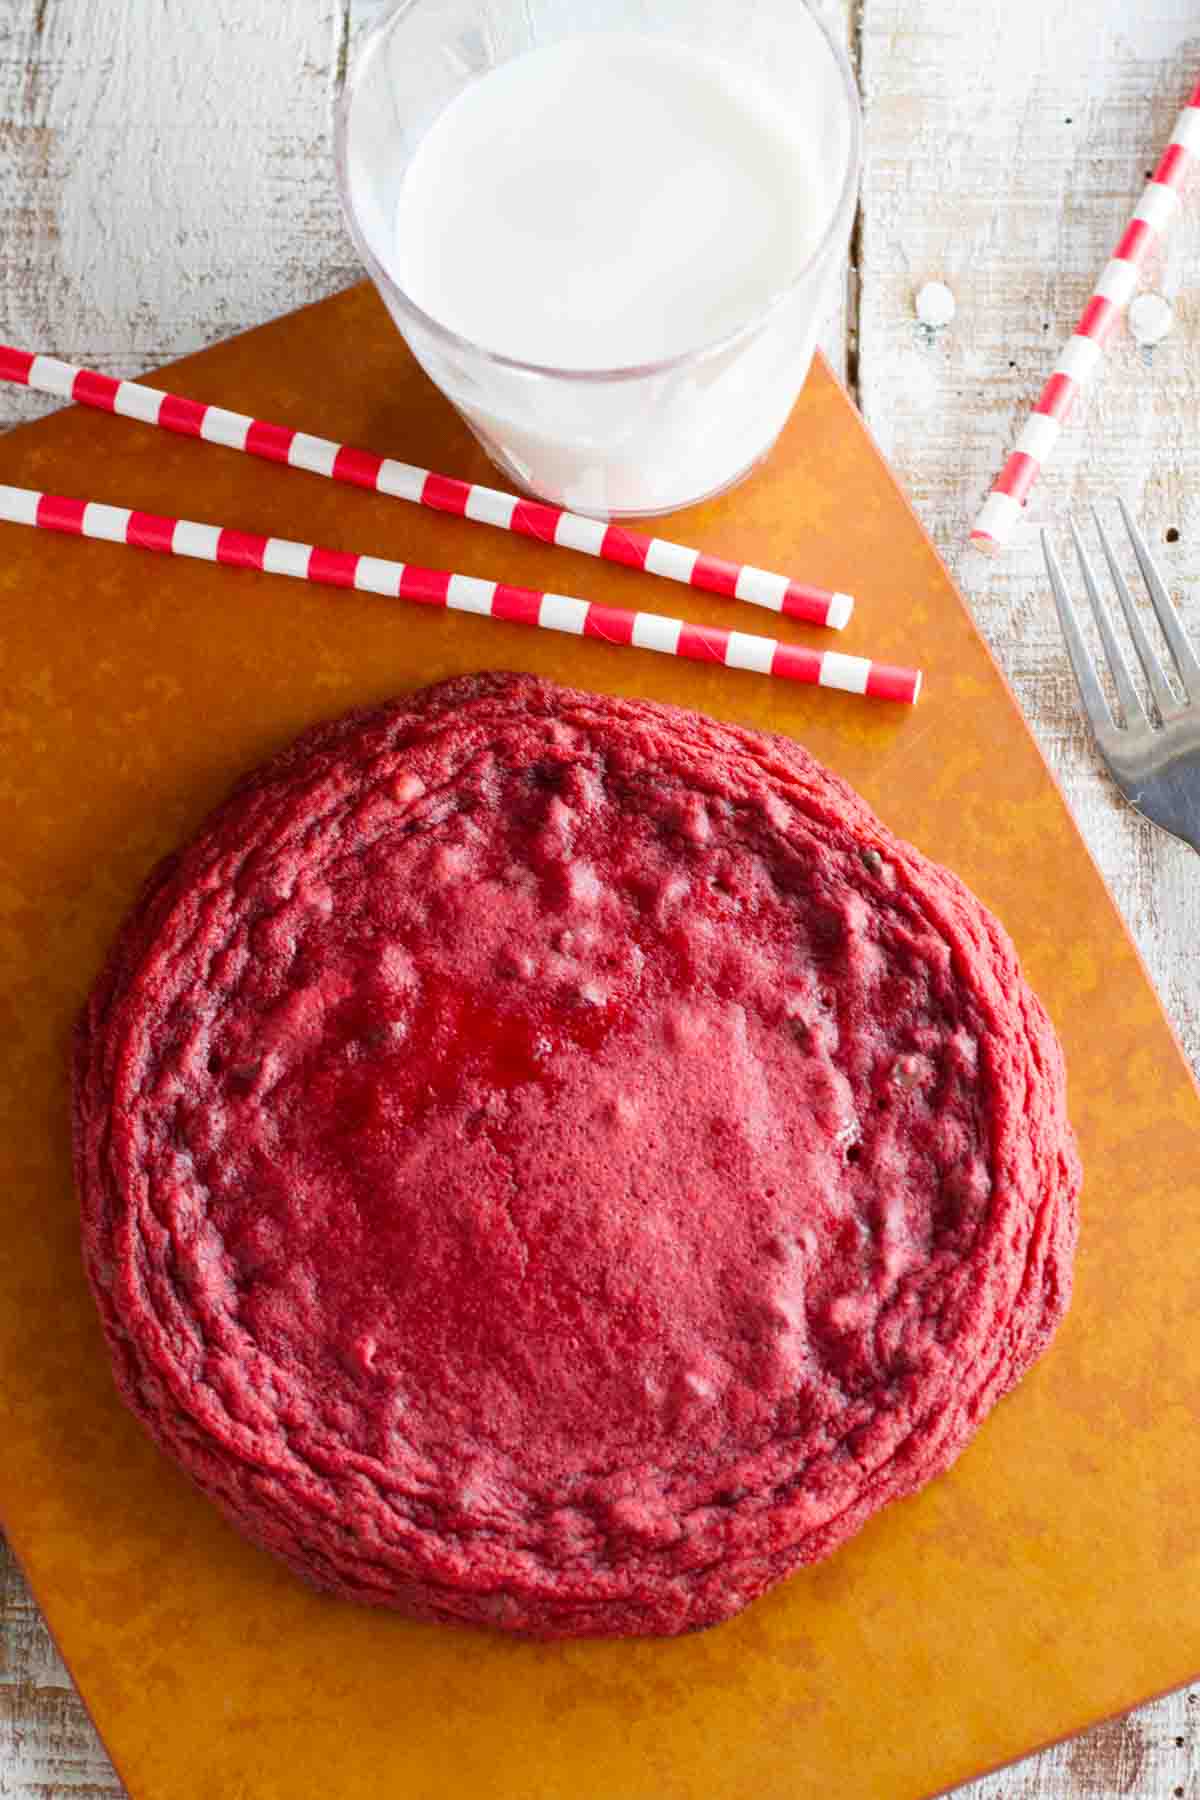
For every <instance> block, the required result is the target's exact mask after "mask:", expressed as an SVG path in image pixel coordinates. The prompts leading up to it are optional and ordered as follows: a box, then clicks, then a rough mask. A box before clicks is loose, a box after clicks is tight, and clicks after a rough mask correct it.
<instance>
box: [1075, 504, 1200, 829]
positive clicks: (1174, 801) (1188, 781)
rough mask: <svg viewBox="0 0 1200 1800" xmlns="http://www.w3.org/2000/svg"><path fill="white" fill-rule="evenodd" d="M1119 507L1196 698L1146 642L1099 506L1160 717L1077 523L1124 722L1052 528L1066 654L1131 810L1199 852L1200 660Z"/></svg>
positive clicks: (1100, 527) (1116, 580) (1107, 550)
mask: <svg viewBox="0 0 1200 1800" xmlns="http://www.w3.org/2000/svg"><path fill="white" fill-rule="evenodd" d="M1119 504H1120V508H1121V514H1122V517H1123V518H1124V520H1125V528H1126V530H1127V531H1128V533H1129V539H1130V542H1131V543H1132V545H1133V553H1134V555H1135V556H1136V557H1137V560H1138V566H1139V567H1140V569H1141V571H1142V575H1143V577H1144V579H1145V582H1146V587H1147V588H1148V590H1149V593H1150V602H1151V605H1152V606H1153V608H1154V612H1155V616H1156V617H1157V619H1158V623H1159V626H1160V627H1161V629H1162V634H1163V637H1164V638H1165V639H1166V641H1167V644H1168V646H1169V648H1170V651H1171V656H1172V659H1173V661H1174V663H1175V668H1176V670H1177V672H1178V676H1179V680H1180V683H1181V684H1182V687H1183V690H1184V693H1185V694H1186V695H1187V699H1186V700H1185V701H1183V702H1180V701H1179V700H1177V699H1176V697H1175V695H1174V694H1173V693H1172V691H1171V689H1170V687H1169V685H1168V683H1167V677H1166V675H1165V674H1164V672H1163V668H1162V664H1161V663H1160V662H1159V660H1158V657H1157V656H1156V655H1155V653H1154V650H1153V648H1152V647H1151V644H1150V640H1149V639H1148V638H1147V636H1146V632H1145V629H1144V627H1143V625H1142V621H1141V619H1140V617H1139V616H1138V610H1137V607H1136V606H1135V605H1134V600H1133V595H1132V594H1131V593H1130V591H1129V587H1128V585H1127V583H1126V581H1125V577H1124V576H1123V575H1122V573H1121V570H1120V566H1119V565H1118V563H1117V558H1116V554H1115V552H1114V550H1113V546H1112V543H1111V541H1110V539H1109V536H1108V533H1107V531H1105V529H1104V523H1103V521H1102V520H1101V518H1100V515H1099V513H1098V512H1097V511H1096V509H1095V507H1093V508H1092V516H1093V518H1094V519H1095V521H1096V529H1097V531H1098V532H1099V533H1100V542H1101V545H1102V546H1103V549H1104V558H1105V561H1106V562H1107V563H1108V567H1109V571H1110V573H1111V575H1112V579H1113V584H1114V586H1115V587H1116V590H1117V599H1118V600H1119V601H1120V604H1121V611H1122V613H1123V614H1124V617H1125V624H1126V626H1127V627H1128V630H1129V635H1130V637H1131V638H1132V639H1133V647H1134V649H1135V650H1136V651H1137V656H1138V661H1139V662H1140V663H1141V665H1142V668H1143V670H1144V671H1145V675H1146V684H1147V686H1148V687H1149V689H1150V694H1151V697H1152V699H1153V702H1154V711H1155V713H1156V714H1157V717H1150V716H1148V715H1147V713H1146V710H1145V708H1144V707H1143V705H1142V702H1141V699H1140V697H1139V695H1138V692H1137V689H1136V688H1135V687H1134V684H1133V678H1132V676H1131V675H1130V673H1129V665H1128V663H1127V662H1126V661H1125V654H1124V651H1123V650H1122V649H1121V646H1120V644H1119V643H1118V641H1117V637H1116V634H1115V632H1114V631H1113V622H1112V615H1111V613H1110V611H1109V608H1108V605H1107V603H1106V602H1105V600H1104V598H1103V596H1102V595H1101V592H1100V588H1099V585H1098V583H1097V581H1096V575H1095V571H1094V570H1093V568H1092V564H1091V561H1090V560H1089V557H1088V553H1087V551H1086V550H1085V548H1084V545H1083V539H1082V538H1081V537H1080V535H1079V527H1078V526H1077V525H1076V523H1075V521H1074V519H1072V520H1071V521H1070V526H1071V535H1072V537H1073V538H1074V540H1075V550H1076V553H1077V555H1078V557H1079V566H1080V568H1081V570H1082V571H1083V580H1084V586H1085V587H1086V588H1087V594H1088V599H1089V601H1090V602H1091V608H1092V613H1093V616H1094V617H1095V620H1096V627H1097V630H1098V631H1099V633H1100V641H1101V643H1102V644H1103V646H1104V654H1105V657H1106V658H1107V660H1108V666H1109V669H1110V671H1111V673H1112V678H1113V685H1114V687H1115V688H1116V692H1117V699H1118V701H1119V703H1120V708H1121V714H1122V718H1121V720H1120V722H1118V721H1117V720H1116V719H1114V717H1113V714H1112V711H1111V709H1110V707H1109V704H1108V700H1107V699H1106V697H1105V694H1104V689H1103V688H1102V687H1101V685H1100V679H1099V677H1098V675H1097V673H1096V669H1095V665H1094V664H1093V662H1092V658H1091V655H1090V653H1089V651H1088V648H1087V645H1086V644H1085V643H1084V641H1083V633H1082V632H1081V631H1080V629H1079V621H1078V619H1077V618H1076V616H1075V610H1074V608H1073V606H1072V604H1071V600H1070V597H1069V595H1068V593H1067V585H1066V582H1065V581H1064V580H1063V573H1062V569H1061V568H1060V566H1059V561H1058V557H1057V556H1056V555H1055V552H1054V545H1053V544H1052V542H1051V540H1050V534H1049V532H1048V531H1043V533H1042V549H1043V551H1044V552H1045V557H1046V568H1047V571H1048V572H1049V575H1050V583H1051V586H1052V587H1053V589H1054V603H1055V605H1056V606H1057V608H1058V620H1059V624H1060V625H1061V626H1062V631H1063V636H1064V637H1065V638H1066V640H1067V654H1068V655H1069V656H1070V658H1071V667H1072V668H1073V669H1074V671H1075V680H1076V681H1077V682H1078V684H1079V693H1080V697H1081V698H1082V700H1083V705H1084V711H1085V712H1086V713H1087V716H1088V720H1089V722H1090V724H1091V727H1092V731H1093V733H1094V735H1095V739H1096V746H1097V748H1098V749H1099V751H1100V754H1101V756H1102V757H1103V758H1104V761H1105V763H1106V764H1107V766H1108V771H1109V774H1110V775H1111V776H1112V778H1113V780H1114V781H1115V782H1116V784H1117V786H1118V787H1119V788H1120V790H1121V792H1122V793H1123V794H1124V796H1125V798H1126V799H1127V800H1128V801H1129V804H1130V805H1131V806H1134V807H1136V808H1137V810H1138V812H1140V813H1144V814H1145V816H1146V818H1148V819H1152V820H1153V821H1154V823H1155V824H1156V825H1161V826H1162V828H1163V830H1164V831H1169V832H1171V833H1172V835H1173V836H1174V837H1177V838H1182V839H1183V841H1184V843H1186V844H1190V845H1191V846H1192V849H1193V850H1200V662H1198V661H1197V659H1196V655H1195V652H1194V651H1193V649H1192V647H1191V645H1190V644H1189V642H1188V640H1187V637H1186V635H1185V633H1184V630H1183V627H1182V625H1181V624H1180V622H1179V615H1178V613H1177V612H1176V611H1175V608H1174V606H1173V604H1172V602H1171V597H1170V595H1169V594H1168V593H1167V590H1166V588H1165V587H1164V585H1163V582H1162V577H1161V576H1160V575H1159V572H1158V570H1157V569H1156V568H1155V566H1154V560H1153V558H1152V557H1151V555H1150V550H1149V546H1148V545H1147V543H1146V540H1145V538H1144V537H1143V536H1142V534H1141V532H1140V531H1139V530H1138V527H1137V524H1136V523H1135V521H1134V519H1133V518H1132V517H1131V515H1130V512H1129V508H1128V507H1127V506H1126V504H1125V502H1124V501H1123V500H1122V501H1120V502H1119Z"/></svg>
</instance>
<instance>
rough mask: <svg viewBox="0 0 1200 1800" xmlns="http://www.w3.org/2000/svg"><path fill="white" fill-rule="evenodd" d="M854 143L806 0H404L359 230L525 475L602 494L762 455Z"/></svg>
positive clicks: (579, 504)
mask: <svg viewBox="0 0 1200 1800" xmlns="http://www.w3.org/2000/svg"><path fill="white" fill-rule="evenodd" d="M859 154H860V120H859V110H858V100H857V95H856V92H855V87H854V78H853V76H852V74H851V71H850V67H849V64H848V62H847V60H846V57H845V55H844V54H843V52H842V50H841V48H840V46H839V44H838V43H837V42H836V40H835V39H834V37H833V36H832V35H831V33H830V31H829V30H828V29H827V28H826V26H825V24H824V23H823V22H822V20H821V18H820V17H819V16H818V13H817V12H816V11H814V10H813V9H812V8H810V7H809V5H807V4H806V0H395V3H394V4H392V5H390V6H388V7H387V8H386V9H385V11H384V13H383V15H382V16H381V18H380V19H379V20H378V21H377V22H376V24H375V25H374V26H373V27H372V28H371V30H370V31H369V33H368V34H367V36H366V38H365V39H364V41H363V43H362V46H361V49H360V51H359V54H358V56H357V59H356V62H355V66H354V69H353V71H352V74H351V78H350V80H349V82H348V84H347V88H346V93H345V96H344V98H343V101H342V104H341V107H340V109H339V117H338V124H337V156H338V171H339V181H340V187H341V195H342V201H343V205H344V207H345V211H346V216H347V219H348V221H349V225H350V230H351V232H352V234H353V236H354V240H355V243H356V245H357V247H358V250H359V252H360V254H361V255H362V257H363V260H364V261H365V263H366V265H367V268H368V269H369V270H370V273H371V275H372V277H373V279H374V281H375V283H376V285H377V287H378V289H379V291H380V293H381V294H382V296H383V298H384V300H385V302H386V303H387V306H388V308H389V309H390V311H391V314H392V317H393V318H394V320H395V322H396V324H397V325H398V326H399V328H400V330H401V332H402V333H403V334H404V337H405V338H406V339H407V341H408V343H409V345H410V346H411V348H412V350H413V352H414V354H415V355H416V357H417V358H418V360H419V361H420V363H421V364H422V366H423V367H424V369H425V370H426V372H427V373H428V374H429V375H430V376H431V378H432V379H433V380H434V381H435V382H436V383H437V385H438V387H439V388H441V389H442V391H443V393H445V394H446V395H447V396H448V398H449V399H450V400H451V401H453V403H454V405H455V406H456V407H457V408H458V410H459V412H460V413H461V414H462V416H463V418H464V419H465V420H466V422H467V424H468V425H469V426H470V427H471V429H472V431H473V432H474V433H475V435H476V437H477V438H478V439H479V441H480V442H481V443H482V445H483V446H484V448H485V449H486V450H487V452H488V454H489V456H491V458H492V459H493V461H494V462H496V463H497V464H499V466H500V468H501V469H503V471H504V472H505V474H506V475H507V476H508V477H509V479H510V481H511V482H513V483H515V484H516V485H517V486H519V487H521V488H524V489H526V490H527V491H528V492H530V493H533V494H536V495H538V496H539V497H541V498H542V499H545V500H549V501H551V502H553V503H555V504H557V505H559V506H565V507H568V508H570V509H571V510H573V511H575V512H582V513H590V514H593V515H595V516H597V517H618V518H620V517H636V516H637V515H640V514H648V513H660V512H667V511H671V510H673V509H675V508H677V507H682V506H688V505H690V504H692V503H693V502H695V501H698V500H702V499H704V498H706V497H707V496H708V495H711V494H715V493H719V492H720V491H721V490H722V489H723V488H726V487H729V486H730V485H731V484H732V483H734V482H736V481H739V480H740V479H741V478H742V476H743V475H745V474H746V473H747V472H748V471H749V470H750V469H752V468H753V467H754V465H755V464H756V463H757V462H758V461H759V460H760V459H761V458H762V457H763V456H765V455H766V453H767V451H768V450H769V449H770V447H771V445H772V444H773V443H774V441H775V438H776V437H777V435H778V433H779V431H780V430H781V428H782V426H783V424H784V422H785V420H786V419H787V416H788V414H789V413H790V411H791V409H792V406H793V404H794V402H795V400H796V396H797V395H798V393H799V392H800V389H801V387H802V386H803V383H804V379H805V376H806V375H807V373H808V367H809V363H810V361H811V358H812V354H813V349H814V346H815V343H816V338H817V333H818V330H819V328H820V326H821V324H822V322H823V319H824V316H825V312H826V309H827V307H828V306H829V304H830V303H831V301H832V300H833V299H834V297H835V292H836V285H837V283H838V282H839V280H840V279H841V278H842V275H843V272H844V267H845V255H846V246H847V242H848V239H849V233H850V225H851V220H852V217H853V213H854V207H855V202H856V199H857V191H858V177H859ZM815 448H816V447H815V446H814V449H815Z"/></svg>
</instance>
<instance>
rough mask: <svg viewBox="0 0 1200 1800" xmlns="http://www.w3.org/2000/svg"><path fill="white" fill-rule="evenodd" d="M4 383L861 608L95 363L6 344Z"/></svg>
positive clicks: (794, 609) (793, 599)
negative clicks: (121, 377)
mask: <svg viewBox="0 0 1200 1800" xmlns="http://www.w3.org/2000/svg"><path fill="white" fill-rule="evenodd" d="M0 379H3V380H5V381H15V382H20V383H21V384H22V385H23V386H25V387H30V388H35V389H37V391H38V392H39V393H42V394H55V395H57V396H58V397H59V398H61V399H63V400H76V401H78V402H79V403H80V405H82V406H94V407H96V408H97V409H98V410H100V411H101V412H112V413H120V414H122V415H123V416H124V417H126V418H131V419H140V420H141V421H142V422H143V423H144V424H147V425H158V426H161V427H162V428H163V429H164V430H167V431H177V432H180V433H182V434H183V435H184V436H185V437H199V438H204V439H206V440H207V441H208V442H209V443H212V444H224V445H226V446H227V447H228V448H229V449H231V450H244V451H246V452H247V453H248V454H249V455H251V456H262V457H266V459H267V460H268V461H269V462H280V463H288V464H289V465H290V466H291V467H292V468H295V469H307V470H309V471H310V472H311V473H312V474H314V475H327V476H329V477H330V478H331V479H332V480H334V481H345V482H348V483H349V484H350V485H351V486H352V487H361V488H369V489H371V490H372V491H373V492H375V493H379V494H390V495H391V496H392V497H393V498H394V499H397V500H411V501H413V502H414V503H415V504H416V505H418V506H431V507H433V508H435V509H436V510H437V511H438V512H445V513H456V514H459V515H461V516H462V517H464V518H468V519H476V520H478V521H479V522H480V523H482V524H485V525H497V526H499V527H500V528H501V529H502V530H504V531H515V532H518V533H519V534H520V535H521V536H522V537H529V538H537V539H539V541H540V542H542V543H546V544H561V545H562V546H563V547H564V548H565V549H568V550H582V551H583V552H584V554H585V555H587V556H599V557H602V558H603V560H604V561H605V562H616V563H626V564H628V565H629V566H630V567H631V568H634V569H644V570H645V571H646V573H647V574H650V575H662V576H665V577H666V579H667V580H668V581H681V582H683V583H684V585H685V586H687V587H694V588H703V589H704V591H705V592H706V593H710V594H722V595H724V596H725V598H726V599H729V600H747V601H749V603H750V604H751V605H752V606H763V607H766V608H767V610H768V611H769V612H777V613H785V614H786V615H787V616H788V617H789V618H793V619H806V620H808V621H809V623H810V624H814V625H828V626H831V627H832V628H833V629H834V630H835V631H840V630H841V629H842V628H843V626H845V625H846V624H847V623H848V622H849V619H850V614H851V613H852V611H853V610H854V600H853V598H852V596H851V595H849V594H843V593H839V592H833V591H831V590H829V589H827V588H820V587H810V586H809V585H807V583H805V582H802V581H792V580H791V579H790V578H789V577H788V576H787V575H773V574H772V573H771V571H770V570H769V569H758V568H755V567H754V565H753V564H752V563H731V562H725V561H724V560H723V558H721V557H719V556H705V555H702V554H701V552H700V551H699V550H689V549H688V548H687V547H686V546H685V545H683V544H673V543H671V542H670V541H669V540H668V539H667V538H658V537H647V536H646V535H645V534H644V533H642V532H640V531H627V530H626V529H625V527H624V526H622V525H610V524H608V523H607V522H606V521H605V520H603V519H588V518H585V517H584V516H583V515H582V514H580V513H572V512H564V511H563V509H562V508H561V507H558V506H544V505H543V504H542V503H541V502H540V501H536V500H522V499H521V498H520V497H519V496H518V495H516V494H505V493H502V492H501V491H500V490H499V489H498V488H489V487H481V486H479V484H478V483H477V482H470V481H458V480H457V479H455V477H453V476H451V475H435V474H433V473H432V472H431V471H430V470H429V469H419V468H417V467H415V465H414V464H412V463H403V462H395V461H393V459H392V458H391V457H387V456H377V455H376V454H375V453H374V451H371V450H353V449H350V448H349V447H348V446H347V445H345V444H335V443H334V442H333V440H332V439H330V438H322V437H311V436H310V435H309V434H308V433H307V432H304V431H292V430H290V429H289V428H288V427H287V426H285V425H271V424H269V423H268V422H267V421H266V420H265V419H252V418H250V417H249V415H248V414H246V413H237V412H228V411H226V409H225V408H224V407H222V406H205V405H204V404H203V403H202V402H201V401H198V400H185V399H184V398H183V397H182V396H181V395H179V394H167V393H163V392H161V391H160V390H159V389H158V388H152V387H146V386H144V385H143V384H142V383H140V382H137V381H118V380H116V379H115V377H113V376H111V375H100V374H97V373H96V371H95V370H94V369H80V368H75V367H74V366H73V365H72V364H71V363H65V362H60V361H59V360H58V359H57V358H56V357H53V356H38V355H35V354H34V352H33V351H31V350H18V349H16V348H14V347H13V346H12V345H11V344H0Z"/></svg>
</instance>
